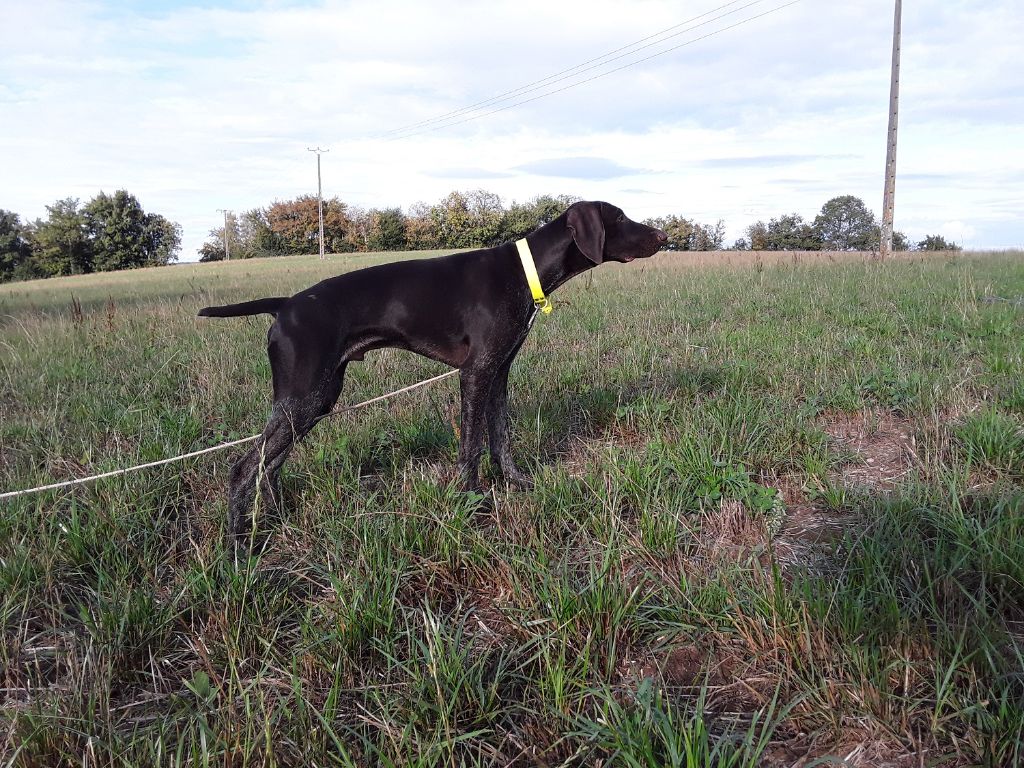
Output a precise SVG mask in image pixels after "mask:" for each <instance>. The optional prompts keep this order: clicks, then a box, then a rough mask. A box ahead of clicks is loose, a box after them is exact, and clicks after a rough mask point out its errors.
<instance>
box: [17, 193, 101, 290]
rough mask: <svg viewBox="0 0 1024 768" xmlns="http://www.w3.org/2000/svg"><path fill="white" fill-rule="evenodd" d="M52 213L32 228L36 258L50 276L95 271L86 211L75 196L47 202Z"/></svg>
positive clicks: (41, 268)
mask: <svg viewBox="0 0 1024 768" xmlns="http://www.w3.org/2000/svg"><path fill="white" fill-rule="evenodd" d="M46 211H47V213H48V214H49V217H48V218H47V219H46V221H43V220H41V219H38V220H36V222H35V225H34V226H33V228H32V239H33V242H34V245H35V247H34V248H33V251H34V258H33V260H34V261H35V263H36V265H37V266H38V268H39V270H40V271H41V272H42V273H43V274H45V275H46V276H47V277H53V276H57V275H79V274H83V273H86V272H92V271H93V260H92V259H93V255H92V243H91V241H90V240H89V236H88V222H87V220H86V217H85V213H84V212H83V211H82V210H81V209H80V208H79V207H78V200H77V199H75V198H72V197H68V198H65V199H64V200H58V201H57V202H55V203H54V204H53V205H48V206H46Z"/></svg>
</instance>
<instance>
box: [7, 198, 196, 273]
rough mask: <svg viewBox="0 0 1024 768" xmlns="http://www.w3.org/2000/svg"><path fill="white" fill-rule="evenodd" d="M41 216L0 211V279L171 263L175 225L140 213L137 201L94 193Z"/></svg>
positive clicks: (50, 207)
mask: <svg viewBox="0 0 1024 768" xmlns="http://www.w3.org/2000/svg"><path fill="white" fill-rule="evenodd" d="M46 211H47V216H46V218H45V219H36V220H35V221H31V222H22V221H21V219H20V217H19V216H18V214H16V213H13V212H12V211H7V210H3V209H0V282H5V281H8V280H31V279H34V278H39V277H57V276H60V275H79V274H86V273H89V272H108V271H111V270H116V269H131V268H134V267H152V266H162V265H164V264H169V263H170V262H172V261H175V260H176V259H177V257H178V250H179V248H180V247H181V226H180V225H178V224H176V223H174V222H172V221H169V220H168V219H166V218H164V217H163V216H161V215H160V214H157V213H146V212H145V211H144V210H143V208H142V205H140V204H139V201H138V199H137V198H136V197H135V196H134V195H131V194H129V193H128V192H126V191H125V190H123V189H122V190H118V191H117V192H115V193H114V194H112V195H108V194H106V193H105V192H100V193H99V194H98V195H96V196H95V197H94V198H92V200H90V201H89V202H88V203H86V204H85V205H80V204H79V201H78V200H77V199H75V198H71V197H69V198H66V199H64V200H58V201H57V202H55V203H54V204H53V205H48V206H46Z"/></svg>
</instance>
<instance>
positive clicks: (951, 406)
mask: <svg viewBox="0 0 1024 768" xmlns="http://www.w3.org/2000/svg"><path fill="white" fill-rule="evenodd" d="M383 258H390V257H385V256H372V257H338V258H337V259H336V260H335V261H332V262H330V263H328V264H321V263H320V262H319V261H318V260H315V259H313V260H310V259H300V258H294V259H282V260H278V261H273V260H271V261H254V262H237V263H231V264H218V265H200V266H195V267H175V268H165V269H162V270H152V271H146V270H143V271H139V272H132V273H125V274H118V275H111V276H106V275H103V276H94V277H91V278H90V277H86V278H74V279H69V280H66V281H46V282H43V283H27V284H18V285H14V286H4V287H0V446H2V450H0V490H8V489H15V488H20V487H26V486H29V485H35V484H37V483H41V482H46V481H50V480H53V479H63V478H66V477H72V476H78V475H83V474H88V473H92V472H96V471H102V470H106V469H112V468H117V467H121V466H125V465H128V464H134V463H136V462H138V461H144V460H151V459H156V458H161V457H164V456H168V455H173V454H178V453H183V452H185V451H189V450H193V449H195V448H198V447H203V446H206V445H210V444H213V443H216V442H219V441H222V440H227V439H230V438H233V437H241V436H245V435H249V434H254V433H255V432H258V431H259V430H260V429H261V428H262V426H263V422H264V419H265V417H266V414H267V408H268V403H269V370H268V365H267V362H266V356H265V352H264V344H265V341H264V339H265V332H266V319H265V318H254V319H242V320H231V321H209V320H206V321H202V320H198V319H196V318H195V317H194V314H195V310H196V309H197V308H198V307H200V306H203V305H205V304H209V303H217V302H220V301H232V300H240V299H243V298H253V297H256V296H262V295H280V294H285V293H288V292H290V291H294V290H297V289H298V288H300V287H303V286H305V285H307V284H309V283H310V282H312V281H314V280H316V279H319V278H320V277H322V276H326V275H327V274H330V273H332V272H334V271H340V270H342V269H348V268H353V267H358V266H360V265H362V264H366V263H373V262H374V261H375V260H378V259H383ZM688 258H689V257H688V256H686V255H685V254H673V255H660V256H658V257H656V258H655V259H652V260H651V261H649V262H641V263H636V264H632V265H629V266H628V267H620V266H617V265H610V266H607V267H602V268H601V269H599V270H596V271H595V272H594V273H593V280H592V281H591V280H590V279H589V278H583V279H580V280H577V281H575V282H574V283H571V284H570V285H568V286H566V287H565V288H564V289H562V290H560V291H559V292H558V293H557V294H556V295H555V297H554V301H555V305H556V311H555V312H554V314H552V315H551V316H550V317H546V318H544V319H542V320H539V321H538V322H537V324H536V326H535V328H534V331H533V334H532V336H531V340H530V341H529V342H528V343H527V345H526V346H525V348H524V349H523V351H522V353H521V355H520V357H519V359H518V361H517V363H516V365H515V366H514V368H513V371H512V382H511V383H512V411H513V418H514V422H515V423H514V432H515V449H516V452H517V454H518V457H519V459H520V461H521V463H522V464H523V465H524V466H528V467H529V468H530V470H531V471H532V472H533V474H534V475H535V477H536V480H537V484H536V487H535V489H534V490H532V491H530V492H525V493H524V492H513V491H510V490H507V489H505V488H504V487H503V486H499V485H495V486H494V487H493V488H492V489H491V491H490V493H489V498H488V499H487V500H481V499H479V498H475V497H467V496H465V495H463V494H461V493H459V492H457V490H456V487H455V485H454V484H453V483H452V479H453V469H454V459H455V451H456V445H457V440H456V432H455V430H456V428H457V421H458V398H457V388H456V387H455V385H454V384H453V383H452V382H443V383H440V384H438V385H437V386H436V387H433V388H429V389H423V390H417V391H416V392H413V393H410V394H409V395H407V396H405V397H403V398H402V399H396V400H393V401H390V402H389V403H388V404H387V406H385V407H380V408H378V409H368V410H363V411H359V412H357V413H355V414H349V415H345V416H342V417H340V418H337V419H334V420H328V421H326V422H323V423H322V424H320V425H319V426H318V427H317V428H316V430H315V431H314V432H313V433H312V434H311V435H310V436H309V438H307V440H306V441H305V442H304V443H303V444H302V446H301V447H300V448H299V449H298V450H297V451H296V452H295V454H294V455H293V458H292V459H291V460H290V462H289V463H288V465H286V470H285V473H284V492H285V498H286V503H285V505H284V510H283V511H282V513H281V515H280V517H279V519H276V520H264V521H262V526H263V528H264V530H266V531H267V532H268V534H269V535H268V538H267V540H266V542H265V546H264V547H263V549H262V552H261V553H259V554H258V555H256V556H254V557H252V558H251V559H249V560H247V561H242V562H238V563H236V562H234V561H233V559H232V556H231V553H230V552H228V551H226V550H225V549H224V546H223V533H224V529H223V521H224V515H225V501H224V487H225V484H226V480H227V467H228V465H229V461H230V455H227V454H218V455H214V456H212V457H205V458H202V459H195V460H190V461H188V462H185V463H182V464H178V465H172V466H168V467H162V468H158V469H154V470H150V471H146V472H144V473H139V474H133V475H129V476H125V477H120V478H115V479H111V480H107V481H100V482H98V483H95V484H91V485H88V486H83V487H79V488H76V489H73V490H65V491H60V492H53V493H46V494H41V495H38V496H34V497H29V498H22V499H18V500H14V501H11V502H0V504H3V506H0V632H2V644H0V689H2V690H0V707H2V709H0V739H2V741H0V754H2V756H3V761H2V762H3V764H11V765H26V766H28V765H72V764H74V765H81V764H87V765H112V766H113V765H116V766H128V765H141V764H159V765H185V764H189V765H197V764H199V765H212V764H219V765H223V764H230V765H236V766H238V765H314V764H315V765H403V766H405V765H438V764H448V765H508V764H519V765H562V764H564V765H581V764H597V762H598V761H604V764H613V765H643V766H647V765H651V766H653V765H680V766H697V765H720V766H732V765H735V766H754V765H762V764H775V765H789V764H793V763H795V762H797V761H798V760H805V761H807V762H810V761H813V760H816V759H822V760H824V759H831V760H832V761H833V762H835V761H838V760H840V759H842V758H847V757H848V758H849V762H850V763H851V764H862V765H868V764H876V763H879V762H884V761H891V762H894V761H897V760H908V761H909V760H912V761H913V764H919V763H920V762H924V763H925V764H929V763H933V764H951V765H985V766H992V767H993V768H995V767H996V766H1008V765H1015V764H1018V763H1022V762H1024V746H1022V745H1024V653H1022V628H1024V612H1022V606H1024V589H1022V584H1024V571H1022V566H1021V564H1022V563H1024V550H1022V547H1024V536H1022V533H1024V486H1022V478H1024V471H1022V465H1024V449H1022V442H1021V441H1022V439H1024V437H1022V436H1024V401H1022V390H1021V381H1024V347H1022V345H1021V343H1020V340H1021V339H1022V338H1024V313H1022V310H1021V308H1020V305H1019V303H1015V301H1014V300H1015V298H1016V297H1020V296H1022V295H1024V262H1022V257H1021V255H1020V254H1003V255H995V256H993V255H988V256H971V255H968V256H956V257H946V256H943V257H939V258H933V259H926V260H925V259H921V260H912V259H908V260H902V261H898V262H893V263H889V264H884V265H879V264H875V263H871V262H866V261H864V262H861V261H856V260H848V261H845V262H841V263H839V262H837V263H816V264H806V263H794V262H793V260H787V261H785V262H784V263H766V262H761V261H758V262H755V263H753V264H750V265H732V266H730V265H725V264H723V265H716V264H714V263H708V261H707V260H706V257H705V261H704V262H702V263H701V264H699V265H698V264H691V263H688V262H687V259H688ZM363 259H367V260H363ZM72 297H74V299H72ZM997 299H1011V300H1010V301H999V300H997ZM440 370H441V368H440V367H439V366H438V365H437V364H435V363H432V362H430V361H427V360H424V359H422V358H417V357H414V356H412V355H409V354H406V353H401V352H397V351H382V352H380V353H375V354H373V355H371V356H369V357H368V359H367V360H366V361H365V363H363V364H361V365H358V366H357V365H353V366H350V368H349V375H348V377H347V382H346V388H345V392H344V393H343V395H342V401H343V402H354V401H358V400H361V399H364V398H367V397H370V396H373V395H376V394H379V393H381V392H384V391H387V390H390V389H393V388H397V387H398V386H402V385H405V384H409V383H413V382H415V381H418V380H420V379H422V378H425V377H427V376H429V375H432V374H435V373H437V372H440ZM837 419H845V420H846V422H851V423H852V422H855V423H858V424H862V430H863V432H864V434H866V435H869V436H870V435H872V434H876V439H878V440H880V439H882V437H881V436H884V435H887V434H890V433H895V432H896V431H897V430H896V429H895V427H892V428H889V427H887V426H886V425H898V427H899V430H902V431H903V432H905V433H906V434H907V435H908V438H907V442H906V443H905V444H901V445H902V446H903V447H902V448H901V451H889V452H887V453H879V454H878V456H879V457H880V456H885V457H890V458H885V459H880V458H878V457H876V456H874V455H868V454H865V453H862V452H859V449H858V448H857V445H859V444H855V443H851V442H849V441H847V442H844V441H842V440H840V439H837V438H836V437H834V436H833V435H834V434H835V430H834V429H832V427H831V425H832V424H833V422H835V421H836V420H837ZM846 422H844V423H846ZM897 455H898V456H899V457H900V458H899V459H898V460H899V461H900V462H904V464H901V465H900V467H899V469H900V471H899V472H893V473H890V474H888V475H885V474H884V473H883V475H884V476H885V477H889V476H893V477H898V480H895V481H891V482H890V481H886V482H881V481H879V482H876V481H872V480H870V479H869V480H866V481H863V482H862V481H859V480H858V479H857V478H860V477H865V478H870V477H873V475H870V474H869V473H858V472H857V471H855V470H857V469H858V468H866V467H868V466H869V460H870V461H872V462H875V463H877V462H879V461H882V460H884V461H890V460H893V461H895V460H896V459H894V458H891V457H894V456H897ZM851 470H854V471H851ZM482 501H487V503H482ZM808 530H813V531H815V532H817V533H816V535H815V537H814V538H813V540H812V539H810V538H808V537H807V536H806V535H805V534H806V531H808Z"/></svg>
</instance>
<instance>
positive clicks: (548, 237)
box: [527, 225, 596, 294]
mask: <svg viewBox="0 0 1024 768" xmlns="http://www.w3.org/2000/svg"><path fill="white" fill-rule="evenodd" d="M527 240H528V241H529V243H530V250H531V251H532V252H533V254H534V264H536V266H537V276H538V277H540V285H541V287H542V288H543V289H544V293H545V294H549V293H552V292H553V291H554V290H555V289H556V288H558V287H559V286H560V285H562V283H565V282H566V281H568V280H570V279H571V278H573V277H576V275H579V274H581V273H583V272H586V271H587V270H588V269H590V268H591V267H594V266H596V265H595V264H594V262H592V261H591V260H590V259H588V258H587V257H586V256H584V255H583V254H582V253H580V249H579V248H577V247H576V243H575V241H574V240H573V239H572V234H571V233H570V232H569V230H568V229H565V228H564V227H562V228H557V227H552V226H550V225H549V226H547V227H543V228H541V229H538V230H537V231H536V232H534V233H533V234H532V235H530V236H529V237H528V238H527Z"/></svg>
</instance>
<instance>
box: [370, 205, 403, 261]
mask: <svg viewBox="0 0 1024 768" xmlns="http://www.w3.org/2000/svg"><path fill="white" fill-rule="evenodd" d="M405 227H406V221H405V214H403V213H402V209H401V208H385V209H384V210H377V209H373V210H371V211H370V213H369V233H368V235H367V241H366V247H367V248H369V249H370V250H371V251H400V250H402V249H404V248H405V247H406V243H407V241H406V234H405Z"/></svg>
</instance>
